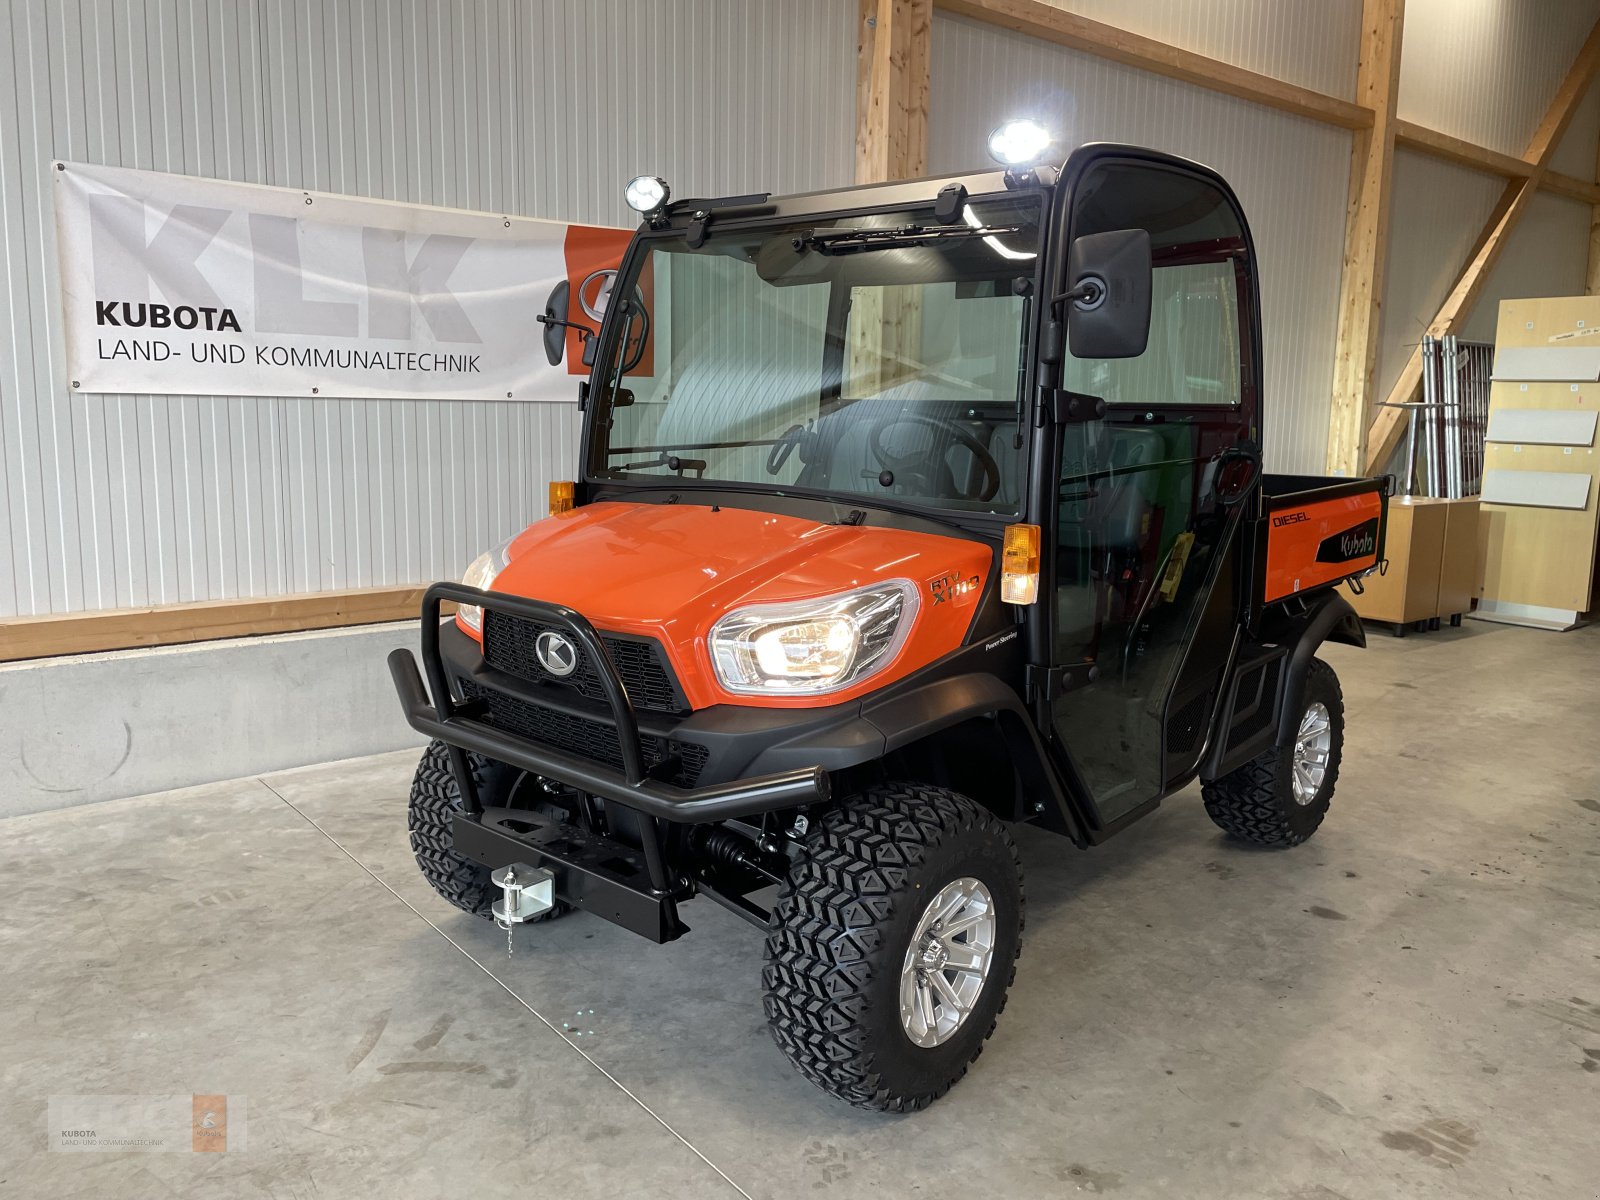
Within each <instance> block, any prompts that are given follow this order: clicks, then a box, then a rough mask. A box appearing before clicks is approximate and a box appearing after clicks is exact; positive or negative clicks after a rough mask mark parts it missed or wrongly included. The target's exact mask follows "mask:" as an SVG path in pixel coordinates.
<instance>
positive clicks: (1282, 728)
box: [1263, 588, 1367, 746]
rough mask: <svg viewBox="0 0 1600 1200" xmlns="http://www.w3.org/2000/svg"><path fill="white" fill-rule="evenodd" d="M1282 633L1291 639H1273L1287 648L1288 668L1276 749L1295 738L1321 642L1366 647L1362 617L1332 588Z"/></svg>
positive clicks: (1284, 675) (1280, 704)
mask: <svg viewBox="0 0 1600 1200" xmlns="http://www.w3.org/2000/svg"><path fill="white" fill-rule="evenodd" d="M1265 625H1266V622H1265V621H1263V626H1265ZM1296 626H1297V628H1296ZM1284 632H1285V633H1286V634H1289V635H1290V636H1280V637H1276V638H1274V639H1273V640H1274V641H1278V642H1281V643H1282V644H1284V645H1286V646H1288V647H1289V665H1288V669H1287V670H1286V671H1285V672H1284V673H1283V685H1282V691H1281V693H1280V698H1279V701H1278V738H1277V741H1276V742H1275V743H1274V744H1275V745H1279V746H1281V745H1283V744H1284V743H1285V742H1287V741H1288V740H1289V739H1291V738H1292V737H1294V734H1295V729H1296V728H1297V727H1298V723H1299V720H1300V702H1301V700H1302V698H1303V697H1304V696H1305V690H1306V674H1307V673H1308V672H1309V671H1310V670H1311V660H1312V659H1313V658H1315V657H1316V655H1317V650H1318V649H1319V648H1320V647H1321V645H1322V643H1323V642H1342V643H1344V644H1345V645H1347V646H1359V647H1361V648H1362V649H1363V650H1364V649H1366V646H1367V631H1366V629H1364V628H1363V627H1362V624H1361V618H1360V617H1358V616H1356V610H1355V609H1354V608H1352V607H1350V601H1348V600H1346V599H1345V598H1344V597H1343V596H1342V595H1340V594H1339V593H1338V592H1336V591H1334V590H1333V589H1332V588H1330V589H1328V590H1327V591H1325V592H1323V593H1322V594H1321V596H1320V598H1318V599H1316V600H1314V601H1312V606H1311V607H1310V608H1309V609H1308V610H1307V611H1306V612H1304V613H1302V614H1301V615H1300V617H1299V618H1298V619H1297V620H1295V621H1294V623H1293V624H1291V625H1289V626H1288V627H1287V628H1286V629H1285V630H1284Z"/></svg>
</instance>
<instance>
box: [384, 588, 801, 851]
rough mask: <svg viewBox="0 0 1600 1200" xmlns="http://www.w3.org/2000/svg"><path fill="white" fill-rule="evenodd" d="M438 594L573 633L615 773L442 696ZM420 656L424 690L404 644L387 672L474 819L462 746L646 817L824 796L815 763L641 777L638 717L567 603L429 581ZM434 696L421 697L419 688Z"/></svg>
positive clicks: (674, 817) (445, 685)
mask: <svg viewBox="0 0 1600 1200" xmlns="http://www.w3.org/2000/svg"><path fill="white" fill-rule="evenodd" d="M446 600H452V601H455V602H456V603H458V604H475V605H478V606H479V607H481V608H492V609H494V610H495V611H496V612H504V613H509V614H511V615H512V616H516V617H522V618H524V619H526V620H530V621H535V622H538V623H540V624H543V625H549V626H554V627H555V628H557V629H559V630H561V631H562V632H563V633H565V634H566V635H567V636H568V637H570V638H572V639H573V641H574V642H575V643H576V645H577V646H578V648H579V650H580V651H581V652H582V653H584V654H586V655H588V657H589V661H590V662H592V663H593V664H594V667H595V673H596V674H597V675H598V676H599V679H600V685H601V687H602V689H603V690H604V692H605V696H606V700H607V702H608V703H609V705H610V707H611V718H612V723H613V724H614V726H615V728H616V731H617V741H618V745H619V747H620V749H621V753H622V769H621V770H620V771H619V770H616V769H614V768H612V767H609V766H606V765H605V764H602V763H597V762H594V761H592V760H589V759H585V758H579V757H577V756H576V755H572V754H567V753H564V752H563V751H560V750H557V749H555V748H553V747H550V746H545V745H542V744H540V743H539V742H534V741H530V740H528V739H527V738H522V737H518V736H516V735H514V734H510V733H506V732H505V731H504V730H500V729H496V728H494V727H493V726H491V725H487V724H485V723H484V722H482V721H480V720H478V719H476V718H475V717H474V716H473V715H471V714H472V709H471V707H470V706H464V705H462V704H459V703H458V702H457V701H456V700H455V698H454V697H453V696H452V695H451V692H450V684H449V680H448V678H447V677H446V675H445V669H444V659H443V658H442V657H441V655H440V653H439V608H440V605H441V603H442V602H444V601H446ZM422 662H423V668H424V670H426V671H427V673H428V688H427V689H424V688H423V686H422V677H421V676H420V675H419V674H418V672H417V661H416V659H415V658H414V657H413V656H412V654H411V651H409V650H395V651H393V652H391V653H390V655H389V673H390V674H391V675H392V676H393V677H394V685H395V690H396V691H398V692H399V693H400V703H401V706H402V707H403V708H404V710H405V715H406V721H407V722H408V723H409V724H410V725H411V727H412V728H413V729H415V730H416V731H417V732H418V733H423V734H426V735H427V736H428V737H431V738H437V739H439V741H441V742H443V743H444V744H445V745H446V746H448V747H449V748H450V764H451V769H452V772H453V774H454V775H455V778H456V786H457V787H458V788H459V789H460V791H461V798H462V802H463V805H464V807H465V809H466V811H467V812H468V813H470V814H472V815H474V816H476V815H479V814H481V813H482V811H483V806H482V803H481V801H480V799H479V797H478V794H477V788H476V786H475V785H474V783H473V779H472V772H471V771H470V770H469V769H468V767H467V761H466V755H465V754H464V753H463V751H466V750H473V751H476V752H477V753H479V754H482V755H485V756H486V757H489V758H493V759H498V760H499V761H501V762H504V763H510V764H511V765H512V766H514V767H520V768H521V769H522V770H524V771H531V772H532V773H533V774H535V775H538V776H541V777H543V778H545V779H554V780H556V781H558V782H560V783H564V784H567V785H568V786H570V787H573V788H576V789H577V790H578V791H580V792H587V793H588V794H590V795H592V796H599V797H600V798H602V799H604V800H606V801H608V802H610V803H612V804H618V805H622V806H624V807H626V808H631V809H633V810H634V811H636V812H638V813H641V814H643V815H645V816H648V817H655V818H657V819H660V820H663V821H673V822H677V823H682V824H701V823H704V822H708V821H726V820H731V819H735V818H740V817H749V816H756V815H759V814H761V813H765V812H773V811H776V810H779V809H786V808H799V807H801V806H803V805H809V804H820V803H822V802H824V801H826V800H827V799H828V796H829V786H828V775H827V772H826V771H824V770H823V769H822V768H821V767H807V768H804V769H801V770H796V771H784V772H781V773H779V774H776V775H763V776H760V777H758V778H755V779H736V780H731V781H729V782H727V783H717V784H711V785H710V786H707V787H702V788H680V787H674V786H673V785H672V784H669V783H663V782H661V781H660V780H657V779H651V778H649V777H648V776H647V774H646V771H645V765H644V752H643V750H642V748H641V747H640V744H639V722H638V718H637V717H636V716H635V714H634V710H633V703H632V701H631V700H629V699H628V689H627V687H626V686H625V685H624V684H623V682H622V676H621V675H620V674H618V672H617V668H616V665H615V664H614V663H613V662H612V661H611V656H610V655H609V654H608V653H607V652H606V648H605V643H603V642H602V641H601V640H600V635H599V634H598V633H596V632H595V629H594V626H593V625H591V624H589V622H588V621H587V620H586V619H584V617H583V616H582V615H581V614H579V613H576V612H574V611H573V610H572V609H570V608H565V607H563V606H561V605H559V604H547V603H545V602H544V601H542V600H529V599H526V598H524V597H521V596H508V595H505V594H503V593H500V592H485V591H480V590H479V589H477V588H472V587H467V586H466V585H465V584H459V583H436V584H434V585H433V586H432V587H430V588H429V589H428V590H427V592H426V593H425V594H424V595H423V598H422ZM429 690H431V691H432V693H433V698H432V700H431V701H430V700H429V697H428V691H429Z"/></svg>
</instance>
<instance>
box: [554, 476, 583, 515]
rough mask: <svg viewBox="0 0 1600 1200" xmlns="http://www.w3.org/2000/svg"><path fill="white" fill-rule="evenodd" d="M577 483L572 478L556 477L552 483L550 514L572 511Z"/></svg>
mask: <svg viewBox="0 0 1600 1200" xmlns="http://www.w3.org/2000/svg"><path fill="white" fill-rule="evenodd" d="M577 490H578V489H577V485H576V484H574V483H573V482H572V480H570V479H556V480H552V481H551V483H550V515H551V516H552V517H553V516H555V515H556V514H557V513H564V512H571V511H572V504H573V497H574V495H575V493H576V492H577Z"/></svg>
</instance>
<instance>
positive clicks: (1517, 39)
mask: <svg viewBox="0 0 1600 1200" xmlns="http://www.w3.org/2000/svg"><path fill="white" fill-rule="evenodd" d="M1596 20H1600V0H1560V3H1536V4H1512V3H1473V4H1464V3H1461V0H1406V36H1405V44H1404V45H1403V46H1402V48H1401V56H1400V100H1399V114H1400V116H1401V117H1402V118H1404V119H1405V120H1409V121H1415V122H1417V123H1418V124H1420V125H1424V126H1427V127H1429V128H1432V129H1437V130H1440V131H1441V132H1443V133H1448V134H1451V135H1452V136H1454V137H1459V138H1465V139H1466V140H1468V141H1471V142H1477V143H1479V144H1482V145H1486V146H1488V147H1490V148H1491V149H1494V150H1499V151H1501V152H1503V153H1506V154H1515V155H1518V156H1520V155H1521V154H1522V153H1523V152H1524V151H1525V150H1526V149H1527V145H1528V141H1529V139H1530V138H1531V137H1532V136H1533V133H1534V131H1535V130H1536V129H1537V128H1538V126H1539V122H1540V121H1541V120H1542V119H1543V117H1544V114H1545V112H1546V111H1547V110H1548V109H1549V106H1550V102H1551V101H1552V100H1553V99H1554V97H1555V94H1556V90H1557V88H1558V87H1559V86H1560V84H1561V81H1562V79H1563V77H1564V76H1565V75H1566V73H1567V69H1568V68H1569V67H1570V66H1571V64H1572V61H1573V59H1574V58H1575V57H1576V55H1577V53H1578V49H1579V47H1580V46H1582V44H1583V41H1584V38H1586V37H1587V36H1588V33H1589V30H1590V29H1592V28H1593V27H1594V24H1595V21H1596ZM1597 139H1600V89H1597V88H1594V87H1591V88H1590V90H1589V93H1588V94H1587V95H1586V96H1585V97H1584V98H1583V100H1582V101H1581V103H1580V104H1579V107H1578V110H1577V113H1576V114H1575V116H1574V117H1573V119H1572V123H1571V124H1570V125H1569V126H1568V129H1567V133H1566V136H1565V137H1564V138H1563V139H1562V141H1561V143H1560V145H1559V146H1558V147H1557V150H1556V154H1555V156H1554V159H1553V164H1554V166H1555V169H1557V170H1559V171H1565V172H1567V173H1568V174H1572V175H1576V176H1578V177H1579V178H1582V179H1593V178H1594V177H1595V160H1596V150H1597V146H1596V141H1597ZM1505 186H1506V181H1505V180H1503V179H1501V178H1500V177H1499V176H1495V175H1488V174H1485V173H1484V172H1482V171H1474V170H1471V169H1469V168H1466V167H1458V166H1455V165H1453V164H1450V163H1444V162H1440V161H1438V160H1437V159H1432V158H1427V157H1425V156H1423V155H1419V154H1417V153H1415V152H1412V151H1407V150H1401V151H1399V152H1397V154H1396V157H1395V177H1394V210H1393V213H1392V216H1391V224H1390V238H1389V271H1388V286H1387V288H1386V289H1385V292H1384V303H1383V329H1382V335H1381V345H1380V357H1379V371H1378V376H1379V385H1380V386H1379V395H1380V396H1386V395H1387V394H1388V389H1389V388H1390V386H1392V385H1393V383H1394V381H1395V379H1396V378H1397V377H1398V376H1399V374H1400V370H1401V368H1402V367H1403V366H1404V364H1405V361H1406V358H1407V357H1408V356H1409V355H1410V353H1411V351H1412V348H1413V347H1414V346H1415V345H1416V344H1417V341H1418V340H1419V339H1420V338H1421V336H1422V333H1423V331H1424V329H1425V328H1426V327H1427V325H1428V322H1429V321H1430V320H1432V318H1433V316H1434V314H1435V313H1436V312H1437V311H1438V308H1439V305H1440V304H1441V303H1443V301H1444V299H1445V296H1446V295H1447V294H1448V292H1449V289H1450V286H1451V285H1452V284H1453V283H1454V282H1455V279H1456V277H1457V276H1458V275H1459V273H1460V269H1461V266H1462V264H1463V262H1464V261H1465V259H1466V256H1467V255H1468V254H1469V253H1470V252H1471V250H1472V247H1473V245H1474V243H1475V242H1476V241H1477V239H1478V235H1479V233H1480V232H1481V231H1482V229H1483V224H1484V222H1485V221H1487V220H1488V218H1489V215H1490V212H1491V210H1492V209H1493V208H1494V205H1495V202H1496V200H1498V199H1499V197H1500V195H1501V193H1502V192H1503V191H1504V190H1505ZM1589 213H1590V209H1589V206H1588V205H1586V204H1582V203H1580V202H1578V201H1574V200H1570V199H1566V198H1564V197H1561V196H1556V195H1552V194H1551V193H1549V192H1541V193H1540V194H1539V196H1538V197H1537V198H1536V199H1535V201H1534V203H1533V205H1532V206H1531V207H1530V209H1529V211H1528V213H1527V215H1526V216H1524V217H1523V219H1522V222H1521V223H1520V224H1519V225H1518V227H1517V229H1516V231H1515V232H1514V233H1513V235H1512V236H1511V238H1510V240H1509V241H1508V243H1507V245H1506V249H1505V251H1504V252H1503V254H1502V255H1501V257H1500V261H1499V263H1498V264H1497V265H1496V267H1495V269H1494V271H1493V272H1491V273H1490V276H1489V280H1488V282H1487V283H1486V284H1485V286H1484V289H1483V292H1482V294H1481V296H1480V297H1479V299H1478V302H1477V304H1476V306H1475V307H1474V309H1473V311H1472V313H1471V314H1470V315H1469V317H1468V318H1467V320H1466V322H1465V325H1464V328H1463V329H1462V332H1461V336H1463V337H1466V338H1469V339H1472V340H1475V341H1493V340H1494V330H1495V321H1496V318H1497V315H1498V312H1499V306H1500V301H1501V300H1505V299H1510V298H1513V297H1518V296H1570V295H1581V294H1582V293H1583V290H1584V276H1585V268H1586V264H1587V261H1588V230H1589Z"/></svg>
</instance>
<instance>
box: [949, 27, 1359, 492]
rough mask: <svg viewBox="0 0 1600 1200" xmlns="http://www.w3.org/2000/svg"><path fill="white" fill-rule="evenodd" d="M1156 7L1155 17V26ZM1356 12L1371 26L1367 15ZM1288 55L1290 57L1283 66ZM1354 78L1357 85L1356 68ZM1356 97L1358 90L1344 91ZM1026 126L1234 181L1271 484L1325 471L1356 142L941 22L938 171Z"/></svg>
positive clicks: (963, 163) (979, 156)
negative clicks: (1188, 161) (1260, 342)
mask: <svg viewBox="0 0 1600 1200" xmlns="http://www.w3.org/2000/svg"><path fill="white" fill-rule="evenodd" d="M1240 2H1241V3H1242V0H1240ZM1342 2H1343V0H1342ZM1152 7H1153V6H1152V5H1150V4H1146V5H1144V6H1143V8H1144V9H1145V10H1146V11H1147V12H1148V10H1149V9H1151V8H1152ZM1168 7H1169V8H1171V9H1174V10H1177V9H1181V8H1182V7H1184V6H1180V5H1174V4H1169V5H1168ZM1327 7H1328V8H1334V7H1337V6H1335V5H1328V6H1327ZM1345 7H1347V8H1348V7H1350V5H1349V4H1348V3H1346V4H1345ZM1354 8H1355V11H1356V12H1357V13H1359V11H1360V5H1359V4H1354ZM1090 15H1098V14H1092V13H1091V14H1090ZM1156 35H1160V36H1167V37H1169V38H1174V37H1176V34H1174V33H1173V32H1172V31H1171V30H1156V31H1155V32H1154V33H1153V36H1156ZM1288 53H1289V51H1288V49H1287V48H1286V47H1285V46H1283V45H1280V46H1279V47H1278V50H1277V52H1276V54H1277V56H1278V60H1279V61H1280V62H1281V61H1282V59H1283V58H1284V56H1287V55H1288ZM1294 53H1295V54H1297V55H1299V56H1300V57H1301V58H1302V59H1310V58H1312V57H1314V56H1315V55H1316V54H1317V53H1319V49H1318V47H1316V46H1315V45H1310V44H1301V45H1299V46H1297V47H1295V49H1294ZM1284 69H1285V71H1286V72H1288V73H1291V74H1292V73H1293V72H1292V71H1289V69H1288V67H1287V66H1285V67H1284ZM1350 70H1351V72H1352V76H1353V70H1354V67H1353V60H1351V66H1350ZM1353 83H1354V80H1353V77H1352V79H1351V81H1350V84H1348V85H1347V86H1346V88H1345V89H1344V90H1346V91H1348V90H1349V88H1350V87H1351V86H1353ZM1013 115H1033V116H1037V117H1038V118H1040V119H1042V120H1044V121H1046V122H1048V123H1049V124H1050V125H1051V126H1052V127H1054V128H1055V129H1058V130H1060V131H1061V134H1062V136H1063V138H1064V140H1065V141H1066V142H1067V143H1068V144H1077V143H1079V142H1086V141H1121V142H1133V143H1138V144H1142V145H1149V146H1154V147H1156V148H1157V149H1161V150H1169V151H1173V152H1175V153H1178V154H1182V155H1185V156H1187V157H1189V158H1194V159H1198V160H1200V161H1201V162H1204V163H1206V164H1207V165H1208V166H1211V167H1215V168H1216V169H1217V170H1219V171H1221V172H1222V173H1223V175H1224V176H1226V177H1227V178H1228V180H1229V181H1230V182H1231V183H1232V184H1233V186H1234V188H1235V189H1236V190H1237V191H1238V193H1239V197H1240V200H1241V201H1242V202H1243V204H1244V208H1245V213H1246V215H1247V216H1248V218H1249V220H1250V225H1251V229H1252V231H1253V232H1254V234H1255V239H1256V248H1257V251H1258V253H1259V255H1260V273H1261V292H1262V318H1263V325H1264V326H1265V332H1266V343H1267V344H1266V380H1265V388H1264V398H1265V407H1266V411H1265V416H1264V424H1265V428H1264V440H1265V443H1266V447H1265V448H1266V458H1267V464H1268V466H1269V468H1270V469H1272V470H1284V471H1320V470H1321V469H1322V465H1323V460H1324V458H1325V455H1326V448H1327V438H1328V411H1329V407H1330V403H1331V401H1330V396H1329V381H1330V379H1331V378H1332V373H1333V344H1334V337H1335V329H1336V326H1337V321H1338V302H1339V272H1340V260H1341V256H1342V253H1343V246H1344V222H1345V204H1346V197H1347V192H1348V188H1349V179H1350V134H1349V133H1347V132H1345V131H1343V130H1339V129H1335V128H1333V127H1331V126H1328V125H1322V124H1319V123H1317V122H1315V121H1308V120H1304V119H1302V118H1300V117H1293V116H1289V115H1287V114H1285V113H1280V112H1275V111H1272V110H1270V109H1266V108H1263V107H1261V106H1260V105H1256V104H1251V103H1248V102H1247V101H1243V100H1235V99H1233V98H1231V97H1228V96H1222V95H1219V94H1218V93H1216V92H1210V91H1206V90H1205V89H1203V88H1198V87H1194V86H1192V85H1189V84H1184V83H1177V82H1175V81H1172V80H1168V79H1162V78H1159V77H1157V76H1153V75H1150V74H1148V73H1146V72H1143V71H1138V70H1135V69H1133V68H1131V67H1123V66H1119V65H1117V64H1115V63H1109V62H1106V61H1105V60H1103V59H1098V58H1094V57H1092V56H1090V55H1086V54H1080V53H1077V52H1075V51H1071V50H1065V49H1062V48H1060V47H1058V46H1052V45H1047V44H1045V43H1042V42H1039V41H1037V40H1035V39H1033V38H1028V37H1024V36H1022V35H1020V34H1014V33H1009V32H1006V31H1004V30H1000V29H995V28H993V27H991V26H987V25H980V24H978V23H976V22H973V21H969V20H966V19H963V18H957V17H942V18H940V19H939V20H937V21H936V22H935V23H934V39H933V101H932V114H931V120H930V126H931V133H930V137H931V147H930V165H931V167H932V169H933V170H934V171H943V170H957V169H960V168H963V167H971V166H974V165H977V164H980V163H982V162H984V161H985V151H984V145H985V141H986V138H987V136H988V133H989V130H991V129H992V128H994V126H996V125H998V124H999V123H1000V121H1001V120H1003V119H1004V118H1006V117H1008V116H1013Z"/></svg>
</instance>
